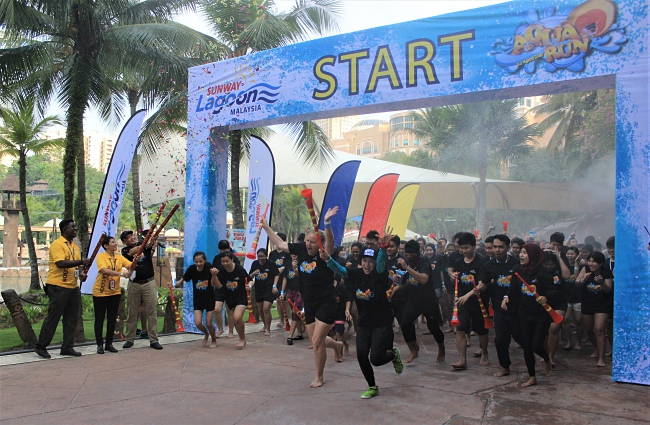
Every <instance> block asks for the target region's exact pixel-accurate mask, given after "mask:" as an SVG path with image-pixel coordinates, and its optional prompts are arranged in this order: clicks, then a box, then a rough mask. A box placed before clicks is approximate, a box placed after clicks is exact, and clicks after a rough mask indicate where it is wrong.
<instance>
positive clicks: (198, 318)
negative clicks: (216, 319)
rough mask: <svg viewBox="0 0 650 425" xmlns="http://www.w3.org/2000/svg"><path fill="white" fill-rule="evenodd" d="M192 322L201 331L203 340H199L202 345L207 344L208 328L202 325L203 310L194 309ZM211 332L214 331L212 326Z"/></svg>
mask: <svg viewBox="0 0 650 425" xmlns="http://www.w3.org/2000/svg"><path fill="white" fill-rule="evenodd" d="M194 324H195V325H196V327H197V328H198V329H199V330H200V331H201V332H203V335H204V336H203V341H202V342H201V345H202V346H204V347H205V346H207V345H208V330H207V329H206V328H205V326H204V325H203V310H194ZM212 332H213V333H214V328H213V329H212Z"/></svg>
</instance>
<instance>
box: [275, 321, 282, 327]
mask: <svg viewBox="0 0 650 425" xmlns="http://www.w3.org/2000/svg"><path fill="white" fill-rule="evenodd" d="M275 327H276V328H284V323H282V322H278V323H277V324H276V325H275Z"/></svg>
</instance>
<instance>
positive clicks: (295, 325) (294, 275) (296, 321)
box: [280, 254, 304, 345]
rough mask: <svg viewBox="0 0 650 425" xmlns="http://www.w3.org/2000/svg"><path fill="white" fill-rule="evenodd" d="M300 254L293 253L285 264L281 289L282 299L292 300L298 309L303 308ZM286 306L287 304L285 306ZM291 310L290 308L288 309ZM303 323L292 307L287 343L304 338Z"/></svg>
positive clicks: (291, 343) (290, 343)
mask: <svg viewBox="0 0 650 425" xmlns="http://www.w3.org/2000/svg"><path fill="white" fill-rule="evenodd" d="M297 270H298V256H297V255H293V254H292V255H291V263H289V264H287V265H286V266H285V269H284V272H283V273H282V274H283V277H282V291H280V300H282V301H284V300H285V299H289V300H291V302H292V303H293V305H295V306H296V308H297V309H298V310H302V307H303V304H302V297H301V296H300V279H299V277H298V271H297ZM285 308H286V306H285ZM287 311H289V310H287ZM296 331H298V336H297V337H295V338H294V336H293V335H294V334H295V333H296ZM302 332H303V323H302V320H301V319H300V317H298V314H297V313H296V312H295V311H294V310H293V308H292V309H291V328H290V329H289V338H287V345H293V341H297V340H302V339H304V337H303V336H302Z"/></svg>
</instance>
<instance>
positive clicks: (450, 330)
mask: <svg viewBox="0 0 650 425" xmlns="http://www.w3.org/2000/svg"><path fill="white" fill-rule="evenodd" d="M453 331H454V328H446V329H445V331H444V332H445V333H446V334H448V333H451V332H453Z"/></svg>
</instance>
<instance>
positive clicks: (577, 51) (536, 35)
mask: <svg viewBox="0 0 650 425" xmlns="http://www.w3.org/2000/svg"><path fill="white" fill-rule="evenodd" d="M556 12H557V13H556ZM525 20H526V23H525V24H522V25H520V26H519V27H518V28H517V29H516V30H515V35H514V37H509V38H508V39H507V40H502V39H497V40H496V41H495V42H494V43H492V47H493V48H494V49H495V50H493V51H491V52H490V55H492V56H494V60H495V62H496V63H497V65H499V66H502V67H503V68H505V69H506V70H507V71H508V72H510V73H515V72H517V71H519V69H521V68H523V69H524V71H526V72H527V73H529V74H532V73H534V72H535V70H536V68H537V64H538V63H540V62H541V63H543V66H544V69H545V70H546V71H548V72H554V71H556V70H558V69H568V70H570V71H574V72H581V71H583V70H584V69H585V57H586V56H587V55H589V54H591V53H592V52H593V51H594V50H598V51H600V52H603V53H609V54H614V53H618V52H619V51H620V50H621V48H622V45H623V44H624V43H625V42H627V40H628V39H627V37H626V36H625V29H624V28H621V27H619V26H618V24H617V23H616V5H615V4H614V3H613V2H612V1H610V0H588V1H586V2H584V3H582V4H580V5H579V6H577V7H575V8H569V9H565V10H561V11H557V9H556V7H554V6H551V7H547V8H546V9H544V11H543V13H542V14H541V16H540V13H539V12H538V11H537V10H536V9H530V10H528V11H527V12H526V14H525Z"/></svg>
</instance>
